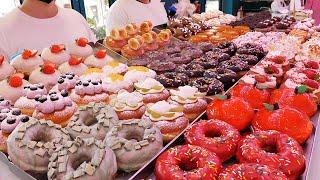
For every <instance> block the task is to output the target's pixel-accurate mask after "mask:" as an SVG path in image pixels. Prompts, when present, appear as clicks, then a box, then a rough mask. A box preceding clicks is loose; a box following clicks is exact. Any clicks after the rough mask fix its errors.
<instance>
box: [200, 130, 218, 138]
mask: <svg viewBox="0 0 320 180" xmlns="http://www.w3.org/2000/svg"><path fill="white" fill-rule="evenodd" d="M204 135H205V136H206V137H207V138H217V137H220V136H221V133H220V132H217V131H207V132H205V133H204Z"/></svg>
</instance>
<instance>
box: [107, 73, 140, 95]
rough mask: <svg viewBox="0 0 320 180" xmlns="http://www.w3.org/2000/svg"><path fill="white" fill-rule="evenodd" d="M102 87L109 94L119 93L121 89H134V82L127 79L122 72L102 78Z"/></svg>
mask: <svg viewBox="0 0 320 180" xmlns="http://www.w3.org/2000/svg"><path fill="white" fill-rule="evenodd" d="M102 88H103V90H104V91H105V92H108V93H109V94H117V93H118V92H119V91H120V90H121V89H124V90H126V91H128V92H132V91H133V90H134V87H133V83H132V82H131V81H128V80H125V79H124V77H123V76H122V75H121V74H108V75H107V77H106V78H105V79H103V80H102Z"/></svg>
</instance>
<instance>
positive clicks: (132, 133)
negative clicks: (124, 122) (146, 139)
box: [120, 129, 143, 142]
mask: <svg viewBox="0 0 320 180" xmlns="http://www.w3.org/2000/svg"><path fill="white" fill-rule="evenodd" d="M120 136H121V137H122V138H124V139H127V140H128V141H137V142H138V141H142V140H143V131H140V130H139V129H128V131H127V132H126V133H125V134H123V135H120Z"/></svg>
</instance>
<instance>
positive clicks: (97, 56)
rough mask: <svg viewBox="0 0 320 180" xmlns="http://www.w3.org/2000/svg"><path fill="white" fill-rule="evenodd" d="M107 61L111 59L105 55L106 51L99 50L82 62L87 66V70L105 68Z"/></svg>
mask: <svg viewBox="0 0 320 180" xmlns="http://www.w3.org/2000/svg"><path fill="white" fill-rule="evenodd" d="M109 61H112V58H111V57H110V56H109V55H108V54H107V50H106V49H100V50H98V51H97V52H95V53H94V54H92V55H90V56H89V57H87V58H86V59H85V61H84V64H85V65H87V66H88V67H89V68H91V67H93V68H102V67H103V66H105V65H106V64H107V63H108V62H109Z"/></svg>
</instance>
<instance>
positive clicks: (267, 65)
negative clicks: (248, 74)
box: [250, 61, 284, 78]
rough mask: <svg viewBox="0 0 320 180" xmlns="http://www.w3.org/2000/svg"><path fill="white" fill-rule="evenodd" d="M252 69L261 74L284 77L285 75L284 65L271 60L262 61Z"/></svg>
mask: <svg viewBox="0 0 320 180" xmlns="http://www.w3.org/2000/svg"><path fill="white" fill-rule="evenodd" d="M250 70H251V71H252V72H254V73H257V74H260V75H268V74H269V75H272V76H275V77H276V78H282V76H283V75H284V72H283V69H282V66H281V65H278V64H276V63H274V62H271V61H261V63H260V64H259V65H257V66H254V67H252V68H251V69H250Z"/></svg>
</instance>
